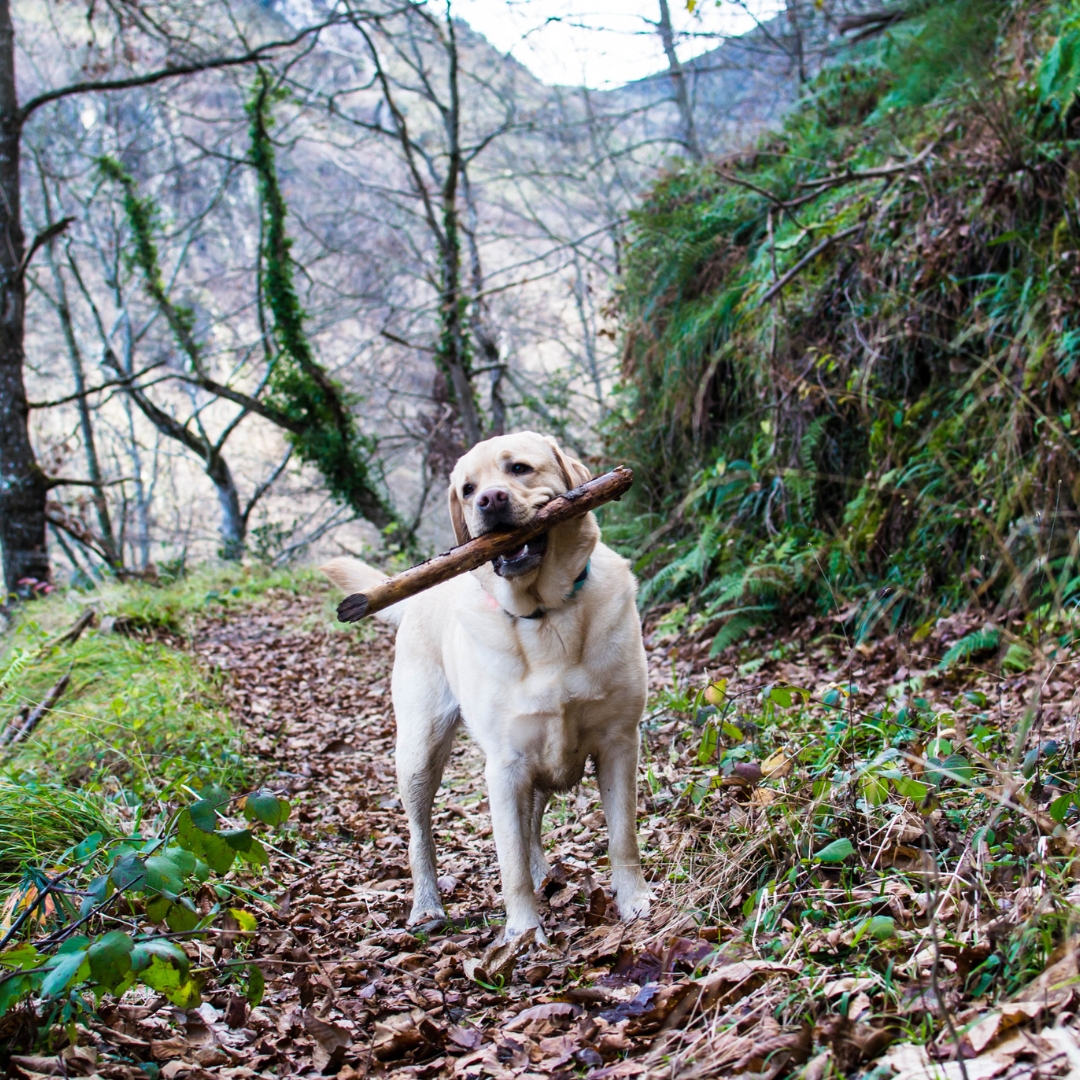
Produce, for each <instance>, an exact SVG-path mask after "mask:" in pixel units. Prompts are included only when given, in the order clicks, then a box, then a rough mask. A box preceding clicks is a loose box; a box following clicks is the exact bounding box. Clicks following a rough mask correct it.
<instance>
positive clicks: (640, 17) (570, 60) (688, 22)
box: [452, 0, 783, 89]
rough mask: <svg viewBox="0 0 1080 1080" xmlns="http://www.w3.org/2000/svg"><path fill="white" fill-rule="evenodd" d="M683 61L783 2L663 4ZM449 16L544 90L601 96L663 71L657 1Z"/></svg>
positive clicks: (564, 1)
mask: <svg viewBox="0 0 1080 1080" xmlns="http://www.w3.org/2000/svg"><path fill="white" fill-rule="evenodd" d="M668 2H669V6H670V9H671V20H672V23H673V24H674V27H675V31H676V33H677V34H678V35H679V39H678V46H677V47H678V52H679V59H680V60H689V59H691V58H692V57H694V56H697V55H698V54H699V53H703V52H708V51H709V49H713V48H715V47H716V46H717V45H719V44H720V42H721V41H722V39H723V38H724V37H730V36H732V35H734V34H743V33H746V31H748V30H751V29H753V27H754V24H755V18H757V19H760V20H765V19H768V18H771V17H772V16H773V15H774V14H776V12H777V11H779V10H780V9H781V8H782V7H783V0H700V2H699V3H698V5H697V7H696V9H695V12H694V13H693V14H691V13H690V12H688V11H687V10H686V3H685V0H668ZM452 10H453V12H454V14H455V15H457V16H458V17H460V18H462V19H464V20H465V21H466V22H467V23H469V25H470V26H472V28H473V29H474V30H476V31H478V32H479V33H481V34H483V35H484V37H486V38H487V39H488V41H490V42H491V44H492V45H494V46H495V48H497V49H498V50H499V51H500V52H503V53H510V54H512V55H513V56H514V58H515V59H516V60H518V61H519V62H520V63H522V64H524V65H525V66H526V67H527V68H528V69H529V70H530V71H531V72H532V73H533V74H534V75H535V76H536V77H537V78H538V79H540V80H541V81H542V82H545V83H547V84H548V85H549V86H554V85H563V86H589V87H592V88H594V89H606V88H609V87H613V86H621V85H623V84H624V83H628V82H632V81H633V80H634V79H641V78H643V77H644V76H646V75H651V74H653V73H654V72H657V71H661V70H663V69H664V68H666V67H667V61H666V59H665V58H664V50H663V46H662V45H661V43H660V38H659V36H658V35H657V33H656V30H655V28H654V26H653V25H652V24H653V23H655V21H656V20H657V19H658V18H659V14H660V5H659V0H453V4H452Z"/></svg>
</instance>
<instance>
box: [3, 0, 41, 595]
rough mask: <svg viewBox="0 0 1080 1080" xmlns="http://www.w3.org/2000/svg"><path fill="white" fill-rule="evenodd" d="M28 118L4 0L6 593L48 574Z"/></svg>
mask: <svg viewBox="0 0 1080 1080" xmlns="http://www.w3.org/2000/svg"><path fill="white" fill-rule="evenodd" d="M22 125H23V117H22V112H21V110H20V108H19V98H18V92H17V88H16V85H15V28H14V26H13V24H12V21H11V7H10V5H9V3H8V0H0V545H2V546H3V549H4V585H5V589H6V592H8V593H14V592H18V591H19V590H20V585H19V582H20V581H23V580H25V579H27V578H33V579H35V580H37V581H48V580H49V576H50V568H49V551H48V546H47V544H46V538H45V529H46V517H45V501H46V497H47V495H48V490H49V484H48V480H47V479H46V477H45V474H44V472H43V471H42V469H41V466H40V465H39V464H38V462H37V458H36V457H35V456H34V447H33V444H32V443H31V441H30V427H29V417H30V408H29V405H28V404H27V399H26V384H25V382H24V381H23V360H24V354H23V338H24V330H25V327H24V318H25V311H26V284H25V281H24V278H23V269H24V268H23V265H22V264H23V256H24V253H25V241H24V238H23V231H22V220H21V209H20V208H21V198H20V190H19V166H20V162H19V157H20V149H21V147H20V144H21V140H22Z"/></svg>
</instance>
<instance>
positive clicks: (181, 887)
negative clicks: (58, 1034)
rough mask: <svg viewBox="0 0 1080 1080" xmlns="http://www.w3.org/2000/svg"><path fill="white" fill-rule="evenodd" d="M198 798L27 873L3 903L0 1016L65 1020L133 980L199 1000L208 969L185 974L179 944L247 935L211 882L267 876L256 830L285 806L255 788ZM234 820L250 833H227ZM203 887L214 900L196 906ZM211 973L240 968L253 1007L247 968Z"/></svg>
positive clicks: (237, 964) (222, 889)
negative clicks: (16, 1012)
mask: <svg viewBox="0 0 1080 1080" xmlns="http://www.w3.org/2000/svg"><path fill="white" fill-rule="evenodd" d="M198 794H199V798H198V799H197V800H196V801H194V802H192V803H191V804H190V805H188V806H186V807H183V808H182V809H180V810H177V811H174V812H173V813H172V814H170V815H168V817H167V818H166V819H165V821H164V822H163V824H162V826H161V828H160V829H158V830H155V831H154V832H153V833H152V834H149V835H148V834H145V833H141V834H139V835H133V836H126V837H113V838H111V839H106V837H105V836H104V835H103V834H102V833H101V832H93V833H91V834H90V835H88V836H87V837H85V838H84V839H83V840H81V841H80V842H79V843H78V844H76V845H74V846H72V847H71V848H69V849H68V850H67V851H66V852H64V853H63V854H62V855H61V856H60V857H59V858H58V859H57V861H56V863H55V865H52V866H49V867H48V868H47V869H46V868H42V867H31V868H30V869H28V871H27V872H26V875H25V877H24V879H23V881H22V882H21V884H20V885H19V886H18V887H17V888H16V889H15V890H14V891H13V892H12V893H11V895H10V897H9V899H8V902H7V905H6V909H5V910H6V912H7V921H6V924H5V925H6V926H7V929H6V930H5V932H4V933H3V934H2V935H0V1016H2V1015H3V1014H4V1013H5V1012H7V1011H9V1010H10V1009H12V1008H14V1007H15V1006H16V1005H17V1004H18V1003H19V1002H21V1001H24V1000H28V999H33V1000H35V1001H37V1002H38V1003H39V1006H40V1009H41V1011H42V1015H43V1017H46V1016H47V1017H48V1018H51V1019H53V1020H55V1021H58V1022H60V1023H70V1022H71V1021H72V1020H73V1019H75V1018H76V1017H78V1016H79V1015H80V1014H81V1013H82V1012H83V1011H85V1010H87V1009H89V1008H91V1007H92V1005H91V1003H90V1002H91V999H93V1000H94V1001H97V1000H100V998H101V997H102V995H103V994H105V993H111V994H114V995H117V996H119V995H121V994H123V993H124V991H125V990H127V989H128V988H129V987H131V986H133V985H134V984H135V983H136V982H138V983H141V984H142V985H145V986H148V987H150V988H151V989H152V990H155V991H157V992H159V993H161V994H163V995H164V996H165V997H166V998H168V1000H169V1001H171V1002H172V1003H173V1004H175V1005H178V1006H180V1007H181V1008H193V1007H195V1006H197V1005H198V1004H199V1001H200V989H201V986H202V984H203V983H204V981H205V978H206V977H207V975H208V974H209V973H208V972H206V971H193V970H192V968H191V963H190V959H189V957H188V955H187V953H186V952H185V951H184V949H183V948H182V946H181V942H183V941H184V940H193V941H194V940H203V939H205V938H206V937H208V936H212V935H214V934H215V933H217V932H219V931H220V930H221V929H222V928H223V924H225V923H226V922H227V923H228V924H229V926H228V931H229V933H230V935H231V936H232V937H236V936H239V937H241V938H245V937H246V938H248V939H250V937H251V935H252V934H253V933H254V932H255V930H256V927H257V919H256V917H255V915H254V914H253V913H252V912H251V911H250V910H249V909H248V908H245V907H243V906H241V905H235V906H230V903H231V901H232V897H233V895H234V892H233V889H232V888H231V887H230V885H229V884H228V883H225V882H223V881H221V879H223V878H224V876H225V875H226V874H228V873H229V872H230V871H231V870H232V869H233V868H234V865H236V864H238V863H239V864H241V865H247V866H248V867H249V868H251V869H253V870H255V871H262V870H264V869H265V868H266V866H267V865H268V862H269V857H268V854H267V851H266V848H265V847H264V846H263V843H262V841H260V840H259V838H258V837H257V836H256V835H255V830H256V829H257V828H259V827H267V828H276V827H278V826H280V825H281V824H282V823H284V821H285V820H286V819H287V817H288V814H289V804H288V803H287V802H286V801H285V800H284V799H281V798H279V797H278V796H276V795H275V794H273V793H272V792H269V791H265V790H261V791H256V792H252V793H250V794H248V795H246V796H242V797H240V798H235V797H233V796H230V795H229V793H228V792H226V791H225V790H224V789H222V788H220V787H218V786H217V785H213V784H207V785H206V786H204V787H203V788H202V790H201V791H200V792H199V793H198ZM236 814H240V815H242V817H243V818H244V819H246V821H247V822H248V825H246V826H242V827H237V823H236V822H235V821H234V820H232V816H234V815H236ZM207 885H210V886H211V887H212V889H213V895H214V902H213V903H211V904H209V905H207V904H206V903H205V902H204V903H202V904H201V906H197V904H196V899H197V898H198V897H199V896H201V895H202V890H203V887H204V886H207ZM147 923H149V924H152V925H153V926H154V927H155V929H152V930H149V931H148V930H146V929H145V928H144V927H145V925H146V924H147ZM221 968H222V970H223V972H224V973H226V974H228V973H230V972H232V971H233V970H237V971H244V972H246V975H247V978H246V982H245V983H244V985H245V988H246V991H247V994H248V996H249V998H251V1000H252V1001H253V1003H255V1004H257V1003H258V999H259V998H260V997H261V994H262V987H263V984H264V982H263V978H262V976H261V973H259V974H256V972H257V967H256V966H254V965H253V964H252V963H251V961H250V960H248V959H247V958H245V957H240V958H238V959H234V960H230V961H227V962H225V963H224V964H223V965H221ZM87 995H89V997H88V996H87Z"/></svg>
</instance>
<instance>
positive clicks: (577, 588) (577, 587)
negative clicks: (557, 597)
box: [506, 559, 592, 619]
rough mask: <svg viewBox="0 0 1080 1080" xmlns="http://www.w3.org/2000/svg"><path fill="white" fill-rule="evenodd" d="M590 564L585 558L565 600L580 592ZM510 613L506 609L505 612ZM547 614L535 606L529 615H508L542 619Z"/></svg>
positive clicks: (513, 617) (512, 617) (514, 617)
mask: <svg viewBox="0 0 1080 1080" xmlns="http://www.w3.org/2000/svg"><path fill="white" fill-rule="evenodd" d="M591 566H592V559H586V560H585V569H584V570H582V571H581V573H580V574H578V576H577V577H576V578H574V587H573V588H572V589H571V590H570V595H569V596H568V597H567V598H566V599H567V600H571V599H573V598H574V597H575V596H577V594H578V593H579V592H581V588H582V586H583V585H584V584H585V579H586V578H587V577H588V576H589V567H591ZM506 614H507V615H510V612H509V611H508V612H507V613H506ZM546 614H547V610H546V609H545V608H537V609H536V610H535V611H534V612H533V613H532V614H531V615H510V618H511V619H542V618H543V617H544V616H545V615H546Z"/></svg>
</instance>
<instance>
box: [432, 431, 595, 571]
mask: <svg viewBox="0 0 1080 1080" xmlns="http://www.w3.org/2000/svg"><path fill="white" fill-rule="evenodd" d="M589 479H590V473H589V470H588V469H587V468H585V466H584V465H582V463H581V462H580V461H577V460H576V459H575V458H572V457H570V456H569V455H568V454H566V453H565V452H564V451H563V450H562V448H561V447H560V446H559V444H558V443H557V442H556V441H555V440H554V439H553V438H551V437H550V436H547V435H538V434H537V433H536V432H535V431H521V432H518V433H517V434H516V435H499V436H497V437H496V438H494V439H488V440H487V441H486V442H482V443H477V445H476V446H474V447H473V448H472V449H471V450H470V451H469V452H468V453H467V454H465V456H464V457H462V458H460V459H459V461H458V463H457V464H456V465H455V466H454V471H453V472H452V473H451V474H450V493H449V497H450V520H451V521H452V522H453V524H454V535H455V536H456V537H457V542H458V543H459V544H464V543H465V541H466V540H470V539H472V537H474V536H483V535H484V533H489V532H493V531H495V530H498V529H512V528H516V527H518V526H520V525H525V524H527V523H528V522H529V521H531V520H532V518H533V516H534V515H535V514H536V512H537V511H538V510H539V509H540V508H541V507H542V506H546V505H547V504H548V503H549V502H550V501H551V500H552V499H554V498H555V496H556V495H561V494H562V493H563V492H564V491H569V490H570V489H571V488H575V487H578V486H580V485H581V484H584V483H585V481H587V480H589ZM546 550H547V536H546V535H545V536H540V537H537V538H536V539H535V540H530V541H529V543H528V544H525V545H524V546H523V547H522V548H521V549H520V550H519V551H515V552H512V553H511V554H509V555H501V556H499V558H497V559H496V560H495V573H496V574H498V575H499V576H500V577H505V578H515V577H522V576H523V575H525V574H528V573H530V572H531V571H533V570H535V569H536V568H537V567H538V566H539V565H540V564H541V562H543V559H544V552H545V551H546Z"/></svg>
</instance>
